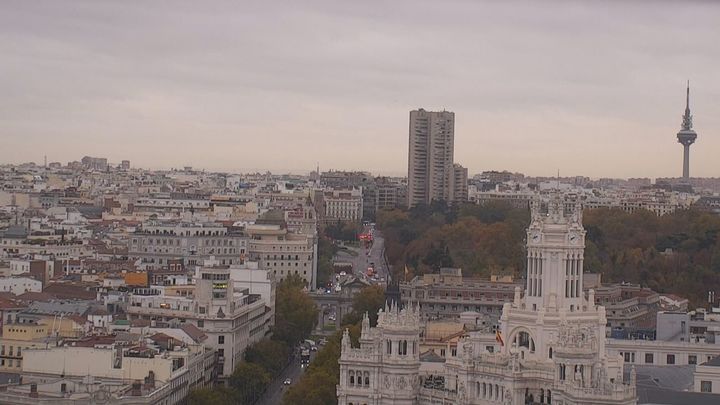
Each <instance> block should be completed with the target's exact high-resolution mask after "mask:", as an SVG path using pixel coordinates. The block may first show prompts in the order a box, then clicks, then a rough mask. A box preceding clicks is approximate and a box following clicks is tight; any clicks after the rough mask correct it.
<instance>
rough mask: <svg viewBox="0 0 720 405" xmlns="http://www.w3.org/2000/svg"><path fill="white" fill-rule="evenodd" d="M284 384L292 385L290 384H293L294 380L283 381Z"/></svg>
mask: <svg viewBox="0 0 720 405" xmlns="http://www.w3.org/2000/svg"><path fill="white" fill-rule="evenodd" d="M283 384H285V385H290V384H292V380H291V379H289V378H286V379H285V381H283Z"/></svg>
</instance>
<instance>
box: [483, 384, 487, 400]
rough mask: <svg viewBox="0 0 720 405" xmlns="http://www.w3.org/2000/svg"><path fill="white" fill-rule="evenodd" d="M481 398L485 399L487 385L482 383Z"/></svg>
mask: <svg viewBox="0 0 720 405" xmlns="http://www.w3.org/2000/svg"><path fill="white" fill-rule="evenodd" d="M483 398H487V384H485V383H483Z"/></svg>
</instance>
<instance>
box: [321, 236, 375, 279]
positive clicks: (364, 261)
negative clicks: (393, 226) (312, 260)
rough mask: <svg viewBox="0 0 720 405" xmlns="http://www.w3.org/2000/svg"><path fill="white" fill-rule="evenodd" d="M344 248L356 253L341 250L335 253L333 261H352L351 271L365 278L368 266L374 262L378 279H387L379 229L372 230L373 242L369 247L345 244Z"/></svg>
mask: <svg viewBox="0 0 720 405" xmlns="http://www.w3.org/2000/svg"><path fill="white" fill-rule="evenodd" d="M346 248H347V250H351V251H353V252H355V253H357V255H352V254H351V253H348V252H347V251H344V250H341V251H339V252H338V253H337V254H336V255H335V258H334V260H335V261H341V262H349V263H352V265H353V272H354V273H355V274H354V275H355V276H356V277H361V278H366V276H365V273H366V272H367V269H368V267H370V265H371V263H374V264H375V271H376V272H377V274H378V279H385V280H387V275H388V269H387V268H386V265H385V259H384V257H383V254H384V249H385V240H384V239H383V237H382V234H381V233H380V232H379V231H377V230H374V231H373V243H372V245H371V246H370V249H367V248H365V247H364V246H362V245H361V247H357V248H356V247H351V246H346ZM368 281H370V282H373V281H372V279H368Z"/></svg>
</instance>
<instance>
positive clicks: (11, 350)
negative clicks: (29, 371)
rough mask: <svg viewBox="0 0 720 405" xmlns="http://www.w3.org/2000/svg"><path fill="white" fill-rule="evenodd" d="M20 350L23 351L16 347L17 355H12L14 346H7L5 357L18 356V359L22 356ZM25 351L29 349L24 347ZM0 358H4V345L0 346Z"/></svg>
mask: <svg viewBox="0 0 720 405" xmlns="http://www.w3.org/2000/svg"><path fill="white" fill-rule="evenodd" d="M22 349H23V348H22V347H20V346H18V347H17V353H16V354H13V351H14V346H12V345H10V346H8V351H7V355H8V356H18V357H19V356H22ZM25 349H29V347H28V346H25ZM0 356H5V345H2V346H0Z"/></svg>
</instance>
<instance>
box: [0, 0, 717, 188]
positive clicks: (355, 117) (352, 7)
mask: <svg viewBox="0 0 720 405" xmlns="http://www.w3.org/2000/svg"><path fill="white" fill-rule="evenodd" d="M718 20H720V5H716V4H715V3H713V2H670V1H656V2H648V1H636V2H590V1H586V2H569V1H554V2H521V1H507V2H489V1H488V2H476V1H446V2H433V1H393V2H349V1H348V2H343V1H331V0H327V1H314V2H296V1H292V2H291V1H287V2H267V1H266V2H260V1H258V2H250V1H244V2H220V1H214V2H202V3H200V2H195V1H185V2H180V1H173V2H143V1H135V2H116V1H80V0H65V1H62V2H58V1H45V2H26V1H5V2H3V3H0V52H2V55H3V58H2V63H0V89H2V91H0V135H1V136H2V139H3V141H4V143H5V145H6V147H3V148H0V161H4V162H20V161H27V160H34V161H40V160H41V159H42V156H43V155H44V154H47V155H48V157H49V159H51V160H60V161H68V160H75V159H79V158H80V157H82V155H85V154H92V155H102V156H108V157H109V158H110V159H111V160H115V161H119V160H120V159H124V158H129V159H131V160H133V163H134V164H137V165H141V166H146V167H172V166H180V165H183V164H193V165H195V166H198V167H206V168H209V169H225V170H243V169H248V168H267V169H271V170H276V171H279V170H310V169H311V168H313V167H314V166H315V163H316V162H320V164H321V166H322V167H324V168H330V167H333V168H338V169H342V168H347V169H370V170H372V171H374V172H383V173H402V172H404V171H405V168H406V164H407V160H406V159H407V117H408V111H409V110H410V109H413V108H416V107H420V106H423V107H425V108H428V109H441V108H447V109H449V110H453V111H455V112H456V120H457V125H456V160H457V161H459V162H461V163H463V164H464V165H466V166H468V167H469V168H470V171H471V173H472V172H476V171H480V170H485V169H510V170H517V171H523V172H526V173H529V174H552V173H554V172H555V170H557V169H558V168H559V169H561V171H562V172H564V173H568V174H571V173H572V174H586V175H590V176H596V177H599V176H623V177H627V176H650V177H655V176H672V175H677V174H678V173H679V171H680V170H679V168H680V158H681V147H680V145H678V144H677V143H675V140H674V137H675V136H674V135H675V133H676V132H677V129H678V127H679V124H680V115H681V114H682V110H683V108H684V105H683V102H684V100H683V95H684V88H683V85H684V81H685V80H686V79H687V78H690V79H691V80H692V84H693V90H692V91H693V97H692V104H693V105H692V108H693V113H694V114H695V117H696V119H695V123H696V129H697V130H698V133H699V138H698V142H697V144H696V146H694V147H693V148H694V150H693V168H692V169H693V174H695V175H703V176H717V175H718V172H717V165H715V164H714V156H713V153H712V151H716V150H718V148H719V147H720V140H718V137H717V136H716V135H715V134H716V133H717V132H718V129H719V128H720V105H719V104H718V103H717V100H718V97H719V96H720V79H718V76H717V74H715V70H716V67H717V66H718V64H720V48H719V47H718V46H717V44H716V41H717V38H720V24H717V21H718Z"/></svg>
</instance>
